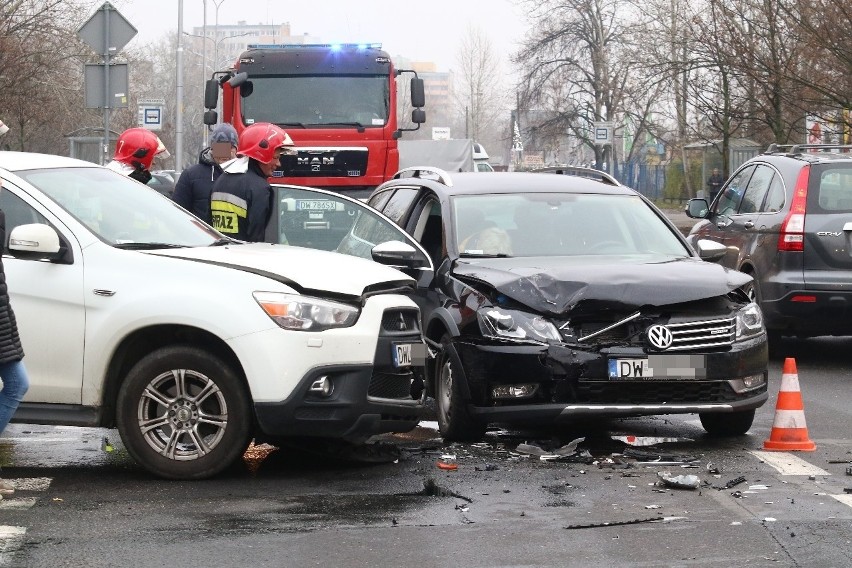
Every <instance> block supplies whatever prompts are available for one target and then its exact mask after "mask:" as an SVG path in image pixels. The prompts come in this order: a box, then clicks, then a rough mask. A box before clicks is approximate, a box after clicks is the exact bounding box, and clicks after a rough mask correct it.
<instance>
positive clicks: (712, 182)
mask: <svg viewBox="0 0 852 568" xmlns="http://www.w3.org/2000/svg"><path fill="white" fill-rule="evenodd" d="M723 183H725V176H723V175H722V173H721V172H720V171H719V168H713V173H712V174H710V177H709V178H707V192H708V194H709V195H710V201H711V202H712V201H713V200H714V199H716V195H717V194H718V193H719V190H720V189H722V184H723Z"/></svg>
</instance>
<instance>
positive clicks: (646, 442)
mask: <svg viewBox="0 0 852 568" xmlns="http://www.w3.org/2000/svg"><path fill="white" fill-rule="evenodd" d="M612 439H613V440H618V441H619V442H624V443H625V444H627V445H628V446H656V445H657V444H670V443H676V442H693V441H694V440H692V439H691V438H656V437H653V436H612Z"/></svg>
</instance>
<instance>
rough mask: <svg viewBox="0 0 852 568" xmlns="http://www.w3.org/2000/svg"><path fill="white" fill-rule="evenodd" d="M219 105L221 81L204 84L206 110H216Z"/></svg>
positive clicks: (209, 81)
mask: <svg viewBox="0 0 852 568" xmlns="http://www.w3.org/2000/svg"><path fill="white" fill-rule="evenodd" d="M217 104H219V81H217V80H216V79H210V80H208V81H207V82H206V83H205V84H204V108H216V105H217Z"/></svg>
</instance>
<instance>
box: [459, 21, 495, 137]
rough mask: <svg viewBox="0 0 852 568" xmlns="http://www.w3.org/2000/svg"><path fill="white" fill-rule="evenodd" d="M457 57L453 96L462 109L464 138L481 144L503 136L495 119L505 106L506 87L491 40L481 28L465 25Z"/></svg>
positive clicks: (460, 113) (460, 109)
mask: <svg viewBox="0 0 852 568" xmlns="http://www.w3.org/2000/svg"><path fill="white" fill-rule="evenodd" d="M456 60H457V62H458V68H457V69H456V70H455V73H454V79H455V84H454V93H453V98H454V101H455V104H456V108H457V109H458V110H459V111H461V112H459V115H460V117H461V118H462V120H463V124H464V131H465V137H466V138H472V139H474V140H477V141H479V142H482V143H484V144H489V143H491V142H492V141H494V140H496V139H498V138H502V136H503V132H502V130H503V129H502V125H500V126H497V122H498V118H499V117H500V115H501V114H502V113H503V112H504V110H505V107H506V105H507V103H506V95H505V92H506V90H505V88H504V87H503V85H502V83H503V81H502V73H501V72H500V65H501V63H500V58H499V57H498V56H497V54H496V53H495V51H494V47H493V46H492V44H491V40H490V39H488V36H486V35H485V33H484V32H483V31H482V30H481V29H480V28H478V27H476V26H474V25H468V28H467V31H466V32H465V36H464V37H463V38H462V42H461V45H460V46H459V50H458V52H457V55H456ZM460 122H461V121H460Z"/></svg>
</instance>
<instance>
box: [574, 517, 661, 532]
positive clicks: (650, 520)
mask: <svg viewBox="0 0 852 568" xmlns="http://www.w3.org/2000/svg"><path fill="white" fill-rule="evenodd" d="M662 520H663V517H650V518H647V519H633V520H631V521H603V522H600V523H584V524H579V525H568V526H567V527H565V528H566V529H593V528H597V527H614V526H618V525H635V524H639V523H655V522H658V521H662Z"/></svg>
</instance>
